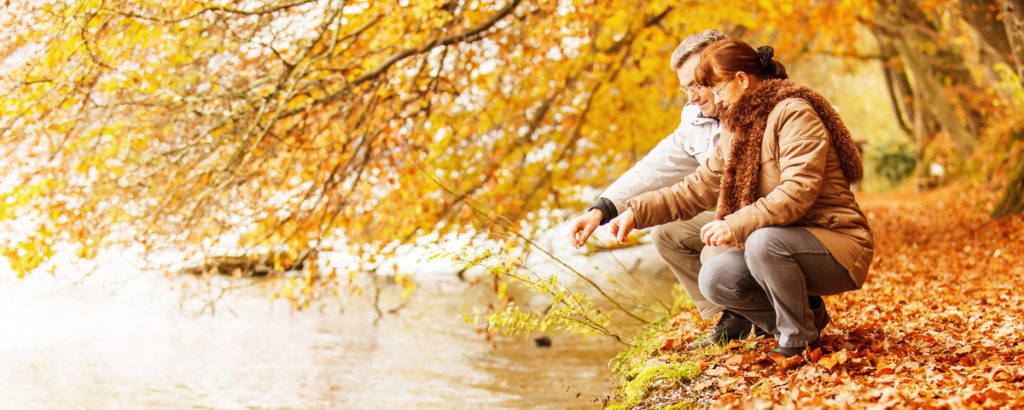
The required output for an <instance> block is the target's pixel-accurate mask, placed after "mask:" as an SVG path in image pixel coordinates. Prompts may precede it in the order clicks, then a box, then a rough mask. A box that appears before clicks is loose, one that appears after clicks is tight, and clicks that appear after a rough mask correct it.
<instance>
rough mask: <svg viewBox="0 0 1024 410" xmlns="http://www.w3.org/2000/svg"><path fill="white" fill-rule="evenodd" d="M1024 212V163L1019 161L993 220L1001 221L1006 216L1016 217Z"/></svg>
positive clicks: (1011, 173)
mask: <svg viewBox="0 0 1024 410" xmlns="http://www.w3.org/2000/svg"><path fill="white" fill-rule="evenodd" d="M1021 211H1024V161H1017V165H1015V166H1014V167H1013V171H1011V172H1010V183H1008V184H1006V190H1004V191H1003V196H1002V198H999V203H997V204H996V207H995V209H993V210H992V215H991V216H992V219H999V218H1002V217H1004V216H1010V215H1016V214H1019V213H1021Z"/></svg>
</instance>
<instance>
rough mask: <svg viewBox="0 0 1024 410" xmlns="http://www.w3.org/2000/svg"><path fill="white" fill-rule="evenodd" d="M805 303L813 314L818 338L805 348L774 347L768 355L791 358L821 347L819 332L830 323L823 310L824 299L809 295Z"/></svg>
mask: <svg viewBox="0 0 1024 410" xmlns="http://www.w3.org/2000/svg"><path fill="white" fill-rule="evenodd" d="M807 302H808V304H809V305H810V307H811V312H812V313H814V325H815V326H816V327H817V328H818V336H819V338H818V339H815V340H814V341H813V342H811V343H808V344H807V345H806V346H800V347H782V346H776V347H775V348H774V349H772V351H770V352H768V354H772V353H778V354H781V355H783V356H785V357H793V356H796V355H798V354H801V353H803V352H804V350H811V351H813V350H814V349H817V348H819V347H821V343H820V340H821V339H820V337H821V331H822V330H823V329H825V326H828V324H829V322H831V321H832V319H831V318H830V317H829V316H828V310H826V309H825V299H822V298H821V296H818V295H810V296H808V297H807Z"/></svg>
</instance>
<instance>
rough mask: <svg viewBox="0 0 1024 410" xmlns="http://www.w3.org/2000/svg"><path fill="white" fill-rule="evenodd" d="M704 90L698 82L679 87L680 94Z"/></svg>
mask: <svg viewBox="0 0 1024 410" xmlns="http://www.w3.org/2000/svg"><path fill="white" fill-rule="evenodd" d="M703 91H704V86H703V85H700V84H690V85H688V86H686V87H679V93H680V94H688V95H694V94H699V93H701V92H703Z"/></svg>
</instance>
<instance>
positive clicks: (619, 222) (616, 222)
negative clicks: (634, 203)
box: [610, 209, 636, 243]
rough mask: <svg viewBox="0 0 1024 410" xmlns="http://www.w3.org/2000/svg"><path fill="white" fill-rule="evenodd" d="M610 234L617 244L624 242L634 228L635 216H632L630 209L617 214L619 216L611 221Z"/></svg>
mask: <svg viewBox="0 0 1024 410" xmlns="http://www.w3.org/2000/svg"><path fill="white" fill-rule="evenodd" d="M610 224H611V233H612V236H614V237H615V239H617V240H618V241H619V243H624V242H626V237H627V236H628V235H629V233H630V232H632V231H633V228H635V227H636V216H634V215H633V210H632V209H627V210H626V212H623V213H621V214H619V216H617V217H615V219H612V221H611V222H610Z"/></svg>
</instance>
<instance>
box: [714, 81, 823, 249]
mask: <svg viewBox="0 0 1024 410" xmlns="http://www.w3.org/2000/svg"><path fill="white" fill-rule="evenodd" d="M777 124H780V125H779V126H778V128H779V131H778V133H777V135H778V139H779V141H778V147H779V155H778V161H779V169H780V171H781V173H780V183H779V185H778V186H776V187H775V188H774V189H773V190H772V191H771V192H769V193H768V195H765V196H764V197H762V198H759V199H758V200H757V201H755V202H754V203H752V204H750V205H747V206H745V207H743V208H740V209H739V210H737V211H736V212H734V213H732V214H730V215H726V217H725V222H726V223H727V224H728V225H729V229H730V230H732V234H733V236H734V237H735V239H736V241H737V242H739V243H743V242H745V241H746V239H747V236H749V235H750V233H751V232H753V231H754V230H756V229H758V228H761V227H765V226H784V225H790V224H792V223H794V222H796V221H797V220H799V219H800V218H801V217H803V216H804V214H806V213H807V211H808V210H809V209H810V208H811V206H812V205H814V202H815V200H816V199H817V198H818V194H819V193H820V192H821V187H822V184H823V183H824V180H825V161H826V159H827V157H828V150H829V147H830V144H831V143H830V142H829V137H828V132H827V131H826V130H825V126H824V124H823V123H822V122H821V119H820V118H819V117H818V115H817V114H816V113H815V112H814V110H813V109H812V108H811V107H810V105H808V104H807V103H806V102H803V101H800V100H796V101H792V102H789V103H788V104H787V105H786V106H785V107H784V108H783V110H782V112H781V114H780V116H779V120H778V122H777ZM763 157H764V154H763V153H762V158H763Z"/></svg>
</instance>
